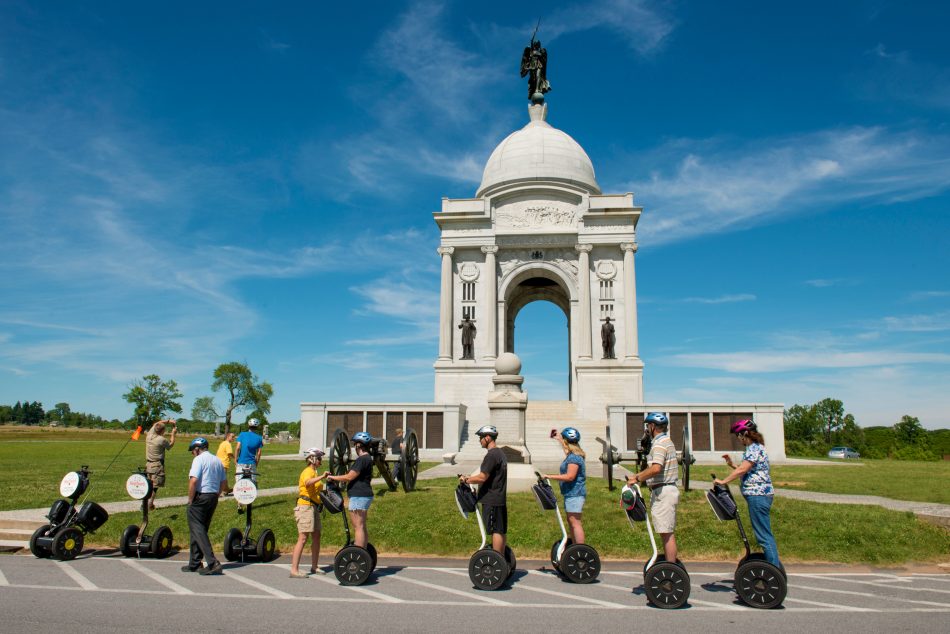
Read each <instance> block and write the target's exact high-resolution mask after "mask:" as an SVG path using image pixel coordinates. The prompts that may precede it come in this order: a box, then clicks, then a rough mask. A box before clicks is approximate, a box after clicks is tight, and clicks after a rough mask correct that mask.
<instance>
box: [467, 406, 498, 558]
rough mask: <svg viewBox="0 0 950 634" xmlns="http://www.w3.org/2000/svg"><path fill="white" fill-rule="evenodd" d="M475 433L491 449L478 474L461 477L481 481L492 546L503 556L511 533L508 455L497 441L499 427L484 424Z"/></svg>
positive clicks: (471, 480) (480, 488) (478, 483)
mask: <svg viewBox="0 0 950 634" xmlns="http://www.w3.org/2000/svg"><path fill="white" fill-rule="evenodd" d="M475 435H476V436H478V443H479V444H480V445H481V446H482V448H483V449H487V450H488V453H486V454H485V459H484V460H482V466H481V467H479V470H478V473H477V474H476V475H473V476H462V477H461V478H460V479H461V481H462V482H464V483H466V484H477V485H479V486H478V501H479V502H481V503H482V517H484V518H485V530H486V532H488V533H490V534H491V546H492V548H493V549H494V550H495V551H497V552H499V553H501V555H502V556H504V554H505V542H506V540H507V538H506V534H507V533H508V459H507V458H506V457H505V453H504V452H503V451H502V450H501V449H500V448H499V447H498V445H496V444H495V440H496V439H497V438H498V429H497V428H495V426H494V425H483V426H482V427H480V428H479V430H478V431H477V432H475Z"/></svg>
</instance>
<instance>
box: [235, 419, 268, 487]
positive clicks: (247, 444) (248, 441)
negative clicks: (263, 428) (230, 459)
mask: <svg viewBox="0 0 950 634" xmlns="http://www.w3.org/2000/svg"><path fill="white" fill-rule="evenodd" d="M259 426H260V423H258V421H257V419H256V418H249V419H248V420H247V431H242V432H241V433H240V434H238V437H237V438H236V439H235V441H236V442H237V446H236V447H235V448H234V455H236V456H237V472H236V473H235V474H234V479H235V481H237V480H240V479H241V478H242V477H244V470H245V469H250V470H251V481H252V482H253V483H254V484H257V465H259V464H260V462H261V450H262V449H263V448H264V439H263V438H261V435H260V434H258V433H257V428H258V427H259Z"/></svg>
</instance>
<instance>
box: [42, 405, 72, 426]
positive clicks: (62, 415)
mask: <svg viewBox="0 0 950 634" xmlns="http://www.w3.org/2000/svg"><path fill="white" fill-rule="evenodd" d="M71 412H72V410H70V408H69V403H57V404H56V407H54V408H53V409H51V410H50V411H48V412H46V418H47V419H48V420H58V421H60V422H62V423H63V424H64V425H65V424H66V422H67V421H68V417H69V414H70V413H71Z"/></svg>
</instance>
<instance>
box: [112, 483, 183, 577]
mask: <svg viewBox="0 0 950 634" xmlns="http://www.w3.org/2000/svg"><path fill="white" fill-rule="evenodd" d="M125 490H126V491H127V492H128V494H129V496H130V497H131V498H132V499H133V500H142V524H141V526H138V525H136V524H130V525H129V526H126V528H125V530H124V531H122V538H121V540H120V541H119V551H120V552H121V553H122V554H123V555H125V556H126V557H145V556H152V557H156V558H158V559H162V558H165V557H167V556H168V555H169V554H170V553H171V550H172V543H173V541H174V537H173V536H172V529H170V528H169V527H168V526H165V525H162V526H159V527H158V530H156V531H155V533H154V534H153V535H148V534H147V533H146V532H145V529H146V528H148V505H149V498H151V496H152V481H151V480H150V479H149V478H148V476H147V475H146V474H145V471H144V470H143V469H142V468H141V467H140V468H139V470H138V473H133V474H132V475H130V476H129V479H128V480H126V481H125Z"/></svg>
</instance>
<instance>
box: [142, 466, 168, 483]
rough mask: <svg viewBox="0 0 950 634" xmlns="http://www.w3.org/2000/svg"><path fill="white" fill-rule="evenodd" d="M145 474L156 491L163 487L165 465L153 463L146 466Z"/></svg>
mask: <svg viewBox="0 0 950 634" xmlns="http://www.w3.org/2000/svg"><path fill="white" fill-rule="evenodd" d="M145 474H146V475H147V476H148V479H149V480H151V481H152V486H153V487H155V488H156V489H157V488H159V487H163V486H165V465H163V464H154V463H153V464H149V465H146V467H145Z"/></svg>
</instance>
